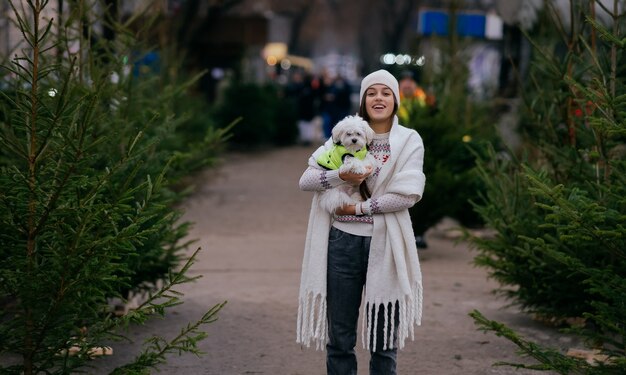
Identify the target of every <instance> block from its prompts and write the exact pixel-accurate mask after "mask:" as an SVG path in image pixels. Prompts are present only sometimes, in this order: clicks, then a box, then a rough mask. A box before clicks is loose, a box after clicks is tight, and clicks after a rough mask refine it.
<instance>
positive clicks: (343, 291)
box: [297, 70, 426, 375]
mask: <svg viewBox="0 0 626 375" xmlns="http://www.w3.org/2000/svg"><path fill="white" fill-rule="evenodd" d="M399 97H400V95H399V89H398V81H397V80H396V79H395V77H394V76H393V75H391V74H390V73H389V72H387V71H385V70H378V71H376V72H373V73H371V74H369V75H368V76H366V77H365V78H364V79H363V81H362V82H361V91H360V98H361V101H360V108H359V115H360V116H361V117H362V118H363V119H364V120H366V121H367V122H368V123H369V125H370V127H371V128H372V129H373V130H374V132H375V133H376V136H375V139H374V141H373V142H372V144H371V145H370V147H369V152H371V153H372V154H373V155H374V157H375V158H376V159H377V160H378V162H379V166H378V167H377V168H376V169H375V170H370V171H368V172H367V173H365V174H363V175H358V174H352V173H339V172H338V171H337V170H324V169H322V168H321V167H319V166H318V164H317V162H316V159H317V156H318V155H320V154H321V153H322V152H324V150H326V149H328V148H330V147H332V140H329V141H327V142H326V144H324V145H323V146H321V147H320V148H319V149H317V150H316V151H315V152H314V153H313V155H312V156H311V158H310V159H309V167H308V168H307V170H306V171H305V172H304V174H303V175H302V177H301V178H300V188H301V189H302V190H305V191H313V192H315V193H314V196H313V202H312V206H311V213H310V216H309V225H308V230H307V236H306V242H305V251H304V259H303V263H302V277H301V282H300V298H299V309H298V327H297V329H298V337H297V341H298V342H299V343H301V344H303V345H305V346H309V345H310V344H311V342H313V343H315V344H316V347H317V348H318V349H323V347H324V345H325V346H326V351H327V356H326V366H327V370H328V374H341V375H346V374H356V366H357V360H356V355H355V352H354V346H355V345H356V336H357V320H358V317H359V307H360V306H361V298H362V296H363V298H364V299H365V303H364V305H363V306H364V307H363V316H362V326H363V327H362V331H361V336H362V337H361V338H362V341H363V346H364V347H365V348H367V349H369V350H370V352H371V358H370V374H396V354H397V349H398V348H402V347H403V346H404V341H405V339H406V338H407V337H408V336H409V335H410V336H411V338H412V339H413V336H414V332H413V329H414V326H415V325H419V324H420V322H421V315H422V275H421V271H420V267H419V260H418V258H417V248H416V246H415V237H414V234H413V231H412V226H411V219H410V216H409V212H408V208H409V207H411V206H413V205H414V204H415V203H416V202H417V201H419V200H420V199H421V197H422V193H423V191H424V184H425V180H426V178H425V176H424V173H423V172H422V165H423V159H424V146H423V143H422V139H421V137H420V136H419V135H418V134H417V132H416V131H414V130H411V129H408V128H405V127H403V126H401V125H400V124H398V118H397V116H396V112H397V110H398V100H399ZM362 181H366V183H367V185H368V188H369V191H370V192H371V198H370V199H368V200H366V201H364V202H362V203H358V204H355V205H347V206H344V207H342V208H340V209H338V210H337V211H336V212H335V214H334V215H331V214H329V213H327V212H325V211H323V210H321V209H320V207H319V204H318V200H319V195H320V192H322V191H324V190H326V189H330V188H333V187H335V186H338V185H340V184H351V185H354V186H358V185H360V184H361V182H362ZM363 288H365V289H363ZM363 290H365V293H363ZM392 317H393V318H392ZM374 333H375V334H374Z"/></svg>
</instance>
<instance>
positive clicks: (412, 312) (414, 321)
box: [361, 282, 423, 350]
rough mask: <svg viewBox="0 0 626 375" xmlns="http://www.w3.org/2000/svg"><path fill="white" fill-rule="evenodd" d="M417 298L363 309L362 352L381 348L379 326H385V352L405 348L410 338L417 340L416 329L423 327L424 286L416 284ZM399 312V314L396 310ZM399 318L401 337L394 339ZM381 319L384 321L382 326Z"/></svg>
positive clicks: (381, 302)
mask: <svg viewBox="0 0 626 375" xmlns="http://www.w3.org/2000/svg"><path fill="white" fill-rule="evenodd" d="M413 291H414V294H413V295H407V296H405V297H404V298H401V299H399V300H397V301H382V300H376V301H373V302H371V301H370V302H366V303H365V304H364V306H363V314H362V325H363V326H362V329H361V341H362V342H363V348H364V349H367V350H374V349H375V348H376V347H377V346H378V344H379V343H378V342H377V340H378V335H377V332H378V325H379V324H382V325H383V340H384V341H383V346H382V347H383V350H388V349H393V348H394V347H397V348H399V349H402V348H404V342H405V341H406V339H407V338H408V337H409V336H410V337H411V340H415V326H416V325H418V326H419V325H421V324H422V302H423V297H422V285H421V283H419V282H418V283H415V285H414V287H413ZM396 309H397V310H396ZM396 314H397V316H398V327H397V328H398V336H397V337H396V339H397V340H395V339H394V332H395V329H396V327H395V321H396V319H395V316H396ZM379 315H381V316H383V317H385V318H384V319H383V321H382V322H379V319H378V317H379Z"/></svg>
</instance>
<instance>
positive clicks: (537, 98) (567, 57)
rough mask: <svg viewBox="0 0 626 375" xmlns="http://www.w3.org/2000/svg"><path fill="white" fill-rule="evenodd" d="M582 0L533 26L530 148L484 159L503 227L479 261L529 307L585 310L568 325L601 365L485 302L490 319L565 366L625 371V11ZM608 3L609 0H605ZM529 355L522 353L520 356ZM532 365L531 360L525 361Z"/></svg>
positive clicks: (545, 311)
mask: <svg viewBox="0 0 626 375" xmlns="http://www.w3.org/2000/svg"><path fill="white" fill-rule="evenodd" d="M594 4H600V3H597V2H594V1H589V2H587V1H583V2H572V7H573V8H572V16H573V17H572V23H571V25H572V26H571V29H570V30H564V29H563V28H562V25H563V23H562V20H561V19H560V18H558V16H557V13H556V12H553V9H551V7H550V6H548V11H547V12H546V13H545V14H544V15H543V17H553V22H552V23H545V22H544V23H540V25H542V26H541V27H546V25H556V29H552V30H550V29H545V28H543V29H542V28H540V29H538V30H534V33H533V36H532V37H530V39H531V41H532V43H533V46H534V51H535V60H534V61H533V67H532V69H531V74H530V80H529V82H530V83H531V85H530V86H529V87H527V89H526V91H525V93H524V96H525V100H526V105H527V108H528V111H527V116H526V117H525V118H524V131H525V133H526V135H527V142H526V147H525V149H526V150H527V153H526V154H525V155H523V156H518V157H511V158H510V159H508V160H507V159H502V158H498V157H496V155H497V154H496V153H495V152H492V154H491V157H489V158H484V159H483V160H482V161H481V162H479V170H480V174H481V179H482V180H483V181H484V182H485V184H486V186H487V190H486V192H485V194H484V195H483V196H482V199H480V200H479V201H477V202H476V205H475V207H476V210H477V212H479V213H480V214H481V216H482V217H483V218H484V219H485V222H486V223H487V225H488V226H490V227H491V228H493V229H495V230H496V233H497V234H496V235H495V237H494V238H483V239H480V238H472V239H471V240H472V243H473V244H474V245H475V247H476V248H477V249H478V251H479V255H478V256H477V257H476V264H478V265H480V266H484V267H487V268H488V269H489V271H490V275H491V276H492V277H494V278H495V279H496V280H498V281H499V282H500V283H501V284H502V286H503V287H502V288H501V289H500V292H502V293H503V294H505V295H506V296H507V297H509V298H512V299H513V301H514V302H515V303H517V304H519V305H520V306H521V307H523V308H524V309H525V310H527V311H529V312H534V313H538V314H540V315H542V316H547V317H549V318H552V319H555V318H556V319H557V321H561V320H562V319H563V318H567V317H582V318H584V319H585V325H584V326H583V327H578V328H571V329H569V330H568V331H569V332H572V333H576V334H577V335H579V336H580V337H581V338H583V339H584V340H585V341H586V342H587V344H588V345H589V347H590V348H596V349H599V350H600V351H601V352H602V354H603V355H606V356H607V358H608V359H607V360H605V361H603V362H602V363H599V364H596V365H589V364H587V363H586V362H582V361H577V360H574V359H572V358H569V357H566V356H564V355H563V353H560V352H558V351H555V350H551V349H546V348H542V347H540V346H538V345H536V344H532V343H528V342H527V341H525V340H523V339H521V338H519V337H518V336H517V335H516V334H515V333H514V332H512V331H511V330H509V329H508V328H506V327H504V326H502V325H500V324H499V323H496V322H492V321H489V320H488V319H486V318H484V317H482V316H481V315H480V313H478V312H474V313H473V314H472V316H473V317H474V318H475V320H476V322H477V324H479V325H480V326H481V327H482V328H483V329H485V330H488V331H494V332H496V334H498V335H502V336H505V337H507V338H509V339H510V340H512V341H513V342H515V343H516V344H517V345H518V346H520V348H521V351H522V352H523V353H524V354H526V355H530V356H532V357H534V358H535V359H537V360H538V361H539V362H540V365H538V367H539V368H541V369H549V370H553V371H556V372H558V373H561V374H622V373H625V372H626V356H625V354H626V353H625V350H626V287H625V286H626V204H625V203H626V198H625V197H626V179H625V177H624V176H625V175H626V174H625V173H626V152H625V150H626V145H625V144H624V141H625V140H626V121H625V118H626V95H625V94H626V90H625V87H624V78H626V71H624V69H623V66H624V65H623V64H620V61H624V57H625V56H624V47H625V43H624V40H625V39H624V33H623V27H624V18H623V14H621V15H620V14H618V12H617V10H618V7H617V2H615V7H612V8H611V9H606V8H604V10H603V11H605V12H607V13H609V14H611V15H612V16H613V17H612V22H611V24H610V25H609V26H606V25H603V24H601V23H599V22H598V21H597V20H596V18H595V16H594V13H593V12H591V11H590V9H593V6H594ZM601 6H602V7H604V5H601ZM520 366H522V365H520ZM524 367H525V366H524Z"/></svg>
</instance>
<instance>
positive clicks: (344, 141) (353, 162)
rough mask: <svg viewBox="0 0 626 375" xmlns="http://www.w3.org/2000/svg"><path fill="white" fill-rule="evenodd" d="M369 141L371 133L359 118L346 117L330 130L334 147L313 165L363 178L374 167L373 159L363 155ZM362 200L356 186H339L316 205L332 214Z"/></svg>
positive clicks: (324, 195) (370, 140)
mask: <svg viewBox="0 0 626 375" xmlns="http://www.w3.org/2000/svg"><path fill="white" fill-rule="evenodd" d="M373 138H374V131H373V130H372V128H370V126H369V124H368V123H367V122H366V121H364V120H363V119H362V118H361V117H359V116H347V117H346V118H344V119H343V120H341V121H339V122H338V123H337V125H335V127H333V131H332V140H333V143H334V144H335V145H334V146H333V147H332V148H331V149H329V150H327V151H326V152H324V153H322V154H321V155H320V156H319V157H318V158H317V163H318V164H319V165H321V166H322V167H324V168H327V169H339V172H348V171H349V172H353V173H357V174H363V173H365V172H366V171H367V170H368V169H370V168H372V169H373V168H375V167H376V165H377V162H376V159H375V158H374V157H373V156H372V154H370V153H369V152H368V151H367V146H368V145H369V144H370V143H371V142H372V139H373ZM363 184H365V182H363ZM364 199H366V197H363V196H362V194H361V193H360V191H359V187H358V186H357V187H355V186H351V185H348V184H343V185H340V186H337V187H336V188H333V189H329V190H326V191H325V192H324V193H322V195H321V198H320V205H321V206H322V208H323V209H325V210H327V211H329V212H331V213H332V212H335V210H336V209H337V208H339V207H342V206H344V205H347V204H356V203H358V202H362V201H363V200H364Z"/></svg>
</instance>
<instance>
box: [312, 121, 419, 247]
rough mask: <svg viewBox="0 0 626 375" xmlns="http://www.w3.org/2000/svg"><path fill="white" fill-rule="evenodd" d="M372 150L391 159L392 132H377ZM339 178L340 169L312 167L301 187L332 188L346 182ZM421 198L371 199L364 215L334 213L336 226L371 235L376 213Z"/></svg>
mask: <svg viewBox="0 0 626 375" xmlns="http://www.w3.org/2000/svg"><path fill="white" fill-rule="evenodd" d="M369 152H370V153H371V154H372V155H373V156H374V158H376V160H378V162H379V165H380V166H382V165H383V164H384V163H386V162H387V160H388V159H389V155H390V154H391V151H390V147H389V133H384V134H376V135H375V136H374V140H373V141H372V143H371V144H370V147H369ZM380 166H379V167H378V168H376V170H374V172H373V173H372V174H371V175H370V176H369V177H368V178H367V179H366V183H367V185H368V187H370V189H371V187H372V186H374V182H376V178H377V177H378V173H379V172H380ZM344 183H345V181H343V180H342V179H341V178H339V171H338V170H322V169H318V168H313V167H308V168H307V170H306V171H304V173H303V174H302V177H301V178H300V189H302V190H304V191H322V190H327V189H332V188H334V187H335V186H339V185H341V184H344ZM419 198H420V197H418V196H405V195H400V194H390V193H388V194H383V195H381V196H379V197H376V198H370V199H368V200H367V201H365V202H363V207H362V209H363V213H364V215H362V216H355V215H342V216H337V215H335V216H334V220H333V226H334V227H336V228H337V229H340V230H342V231H344V232H347V233H351V234H354V235H358V236H371V235H372V230H373V225H372V224H373V223H374V220H375V217H376V214H380V213H386V212H394V211H400V210H403V209H406V208H409V207H412V206H413V205H414V204H415V203H416V202H417V201H418V200H419Z"/></svg>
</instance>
